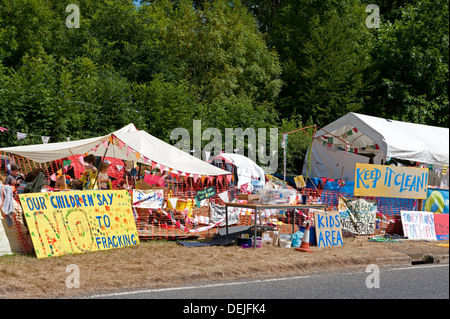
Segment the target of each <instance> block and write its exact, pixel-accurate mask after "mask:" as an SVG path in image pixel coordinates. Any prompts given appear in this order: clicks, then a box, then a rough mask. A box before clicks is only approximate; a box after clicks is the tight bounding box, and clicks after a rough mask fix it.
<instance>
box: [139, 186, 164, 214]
mask: <svg viewBox="0 0 450 319" xmlns="http://www.w3.org/2000/svg"><path fill="white" fill-rule="evenodd" d="M163 202H164V189H162V188H161V189H145V190H143V189H133V206H134V207H139V208H149V209H158V208H161V207H162V204H163Z"/></svg>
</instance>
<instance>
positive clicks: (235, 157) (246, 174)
mask: <svg viewBox="0 0 450 319" xmlns="http://www.w3.org/2000/svg"><path fill="white" fill-rule="evenodd" d="M222 160H225V161H226V162H228V163H231V164H233V165H234V166H236V168H237V175H238V184H237V186H238V187H240V186H242V185H244V184H247V183H249V184H250V185H251V182H252V180H257V179H259V180H260V181H262V182H265V173H264V170H263V169H262V168H261V167H259V166H258V165H257V164H256V163H255V162H254V161H253V160H251V159H250V158H248V157H246V156H244V155H241V154H233V153H222V154H220V155H217V156H215V157H213V158H212V159H210V160H209V161H208V162H209V163H212V162H216V161H222Z"/></svg>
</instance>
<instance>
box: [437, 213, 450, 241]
mask: <svg viewBox="0 0 450 319" xmlns="http://www.w3.org/2000/svg"><path fill="white" fill-rule="evenodd" d="M448 224H449V214H434V229H435V230H436V239H437V240H448V239H449V231H448Z"/></svg>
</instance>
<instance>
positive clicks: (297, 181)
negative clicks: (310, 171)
mask: <svg viewBox="0 0 450 319" xmlns="http://www.w3.org/2000/svg"><path fill="white" fill-rule="evenodd" d="M294 182H295V186H296V187H297V188H302V187H305V186H306V183H305V179H304V178H303V175H299V176H296V177H294Z"/></svg>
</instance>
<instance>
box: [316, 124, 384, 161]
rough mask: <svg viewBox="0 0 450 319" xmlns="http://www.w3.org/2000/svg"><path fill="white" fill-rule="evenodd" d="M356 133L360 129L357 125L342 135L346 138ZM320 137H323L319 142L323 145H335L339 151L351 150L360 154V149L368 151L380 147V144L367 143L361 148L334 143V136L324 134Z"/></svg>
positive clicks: (329, 146)
mask: <svg viewBox="0 0 450 319" xmlns="http://www.w3.org/2000/svg"><path fill="white" fill-rule="evenodd" d="M356 133H358V129H357V128H356V127H354V128H352V129H351V130H348V131H347V132H345V133H343V134H341V135H340V137H341V138H343V139H346V138H348V137H349V136H352V135H354V134H356ZM320 137H321V140H320V142H319V143H321V145H322V146H324V147H328V148H332V147H335V149H337V150H339V151H345V152H346V153H347V152H350V153H354V154H358V152H360V151H363V152H364V151H368V150H379V149H380V147H379V146H378V144H373V145H366V146H363V147H360V148H358V147H350V146H349V145H346V146H342V145H336V144H334V138H333V136H327V135H322V136H320Z"/></svg>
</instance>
